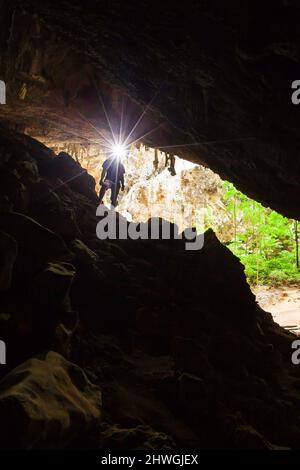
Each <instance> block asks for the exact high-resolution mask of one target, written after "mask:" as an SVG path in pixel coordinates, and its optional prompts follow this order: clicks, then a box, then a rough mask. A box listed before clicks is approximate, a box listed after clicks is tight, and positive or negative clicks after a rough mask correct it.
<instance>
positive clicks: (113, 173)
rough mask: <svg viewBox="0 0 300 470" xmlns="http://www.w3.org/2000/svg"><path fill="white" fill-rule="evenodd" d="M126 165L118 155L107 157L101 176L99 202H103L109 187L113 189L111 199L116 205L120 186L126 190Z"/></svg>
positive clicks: (113, 204)
mask: <svg viewBox="0 0 300 470" xmlns="http://www.w3.org/2000/svg"><path fill="white" fill-rule="evenodd" d="M124 175H125V167H124V165H123V163H122V162H121V159H120V158H119V157H117V156H114V155H113V156H111V157H109V158H107V159H106V160H105V161H104V163H103V165H102V173H101V178H100V186H101V188H100V192H99V204H102V203H103V202H102V201H103V198H104V195H105V193H106V191H107V190H108V189H110V190H111V195H110V200H111V204H112V206H114V207H116V206H117V203H118V195H119V191H120V188H122V191H124V188H125V185H124Z"/></svg>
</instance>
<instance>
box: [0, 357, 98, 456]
mask: <svg viewBox="0 0 300 470" xmlns="http://www.w3.org/2000/svg"><path fill="white" fill-rule="evenodd" d="M0 415H1V424H0V429H1V436H2V438H1V443H0V447H1V448H2V449H3V448H7V447H9V448H11V447H18V448H21V449H32V448H63V447H65V446H66V445H67V444H68V443H69V442H70V441H71V440H72V439H74V437H77V436H78V435H80V434H82V435H84V433H85V432H87V431H88V430H89V429H91V428H92V427H93V426H95V424H96V423H97V422H98V421H99V420H100V417H101V392H100V390H99V389H98V388H97V387H96V386H95V385H93V384H92V383H91V382H90V381H89V380H88V379H87V377H86V375H85V374H84V372H83V370H81V369H80V367H78V366H76V365H75V364H72V363H71V362H68V361H67V360H66V359H64V358H63V357H62V356H60V355H59V354H57V353H55V352H52V351H50V352H48V353H46V354H44V355H43V356H41V357H37V358H33V359H30V360H29V361H27V362H25V363H23V364H21V365H19V366H18V367H17V368H16V369H14V370H12V371H11V372H10V373H9V374H8V375H7V376H6V377H5V378H4V379H3V380H2V381H1V382H0Z"/></svg>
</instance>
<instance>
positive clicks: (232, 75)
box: [0, 0, 300, 218]
mask: <svg viewBox="0 0 300 470" xmlns="http://www.w3.org/2000/svg"><path fill="white" fill-rule="evenodd" d="M0 7H1V12H2V14H1V19H0V26H1V28H0V44H1V50H2V54H1V62H0V71H1V75H2V76H3V77H4V79H5V80H6V82H7V87H8V104H7V105H6V106H3V107H1V109H0V119H1V120H2V121H3V122H7V123H8V124H10V125H14V126H15V128H17V129H18V130H20V131H23V132H24V131H25V132H27V133H29V134H30V135H32V136H34V137H37V138H39V137H41V136H47V137H48V138H49V139H53V140H62V141H64V140H65V141H76V142H82V143H89V142H95V141H99V139H100V140H101V139H102V136H103V133H105V135H108V131H109V129H108V125H107V121H106V118H105V115H104V112H103V106H102V103H104V104H105V109H106V110H107V112H108V114H109V116H110V120H111V122H112V126H113V127H114V128H115V129H116V128H118V126H119V122H120V117H121V113H122V108H123V111H124V114H125V115H126V122H127V129H126V126H125V124H124V127H123V128H125V130H124V132H127V133H128V132H129V130H130V128H132V125H133V124H134V123H135V122H136V121H137V119H138V117H139V116H140V115H141V112H143V110H144V114H143V117H142V119H141V121H140V122H139V125H138V126H137V127H136V129H135V130H134V132H133V134H132V139H133V140H134V139H138V138H140V137H141V136H143V135H144V134H146V136H145V137H143V141H144V143H146V144H148V145H150V146H158V147H164V148H166V151H170V152H174V153H176V154H177V155H179V156H182V157H184V158H187V159H190V160H193V161H195V162H202V163H205V164H207V165H208V166H209V167H210V168H212V169H213V170H215V171H217V172H218V173H219V174H220V175H221V176H222V177H223V178H226V179H228V180H230V181H232V182H234V183H235V184H236V185H237V186H238V187H239V188H240V189H241V190H243V191H244V192H246V193H247V194H248V195H249V196H251V197H254V198H256V199H258V200H260V201H261V202H262V203H264V204H266V205H269V206H271V207H273V208H275V209H277V210H279V211H280V212H282V213H284V214H286V215H288V216H290V217H294V218H300V209H299V203H298V201H299V197H300V159H299V154H300V138H299V131H298V125H299V115H300V107H299V108H298V107H297V106H294V105H293V104H292V102H291V83H292V81H293V80H296V79H300V68H299V58H300V54H299V53H300V30H299V28H298V19H297V18H299V13H300V6H298V5H297V3H296V2H293V1H274V2H272V4H270V3H269V2H259V3H258V2H250V1H227V2H223V1H221V0H219V1H218V0H210V1H192V0H187V1H185V2H181V3H180V4H178V3H176V2H169V1H164V2H160V3H156V2H155V3H153V2H152V1H149V0H144V1H127V2H121V1H117V0H110V1H93V2H84V3H81V2H77V1H72V2H71V1H64V2H61V1H56V0H52V1H48V0H46V1H43V2H39V1H34V0H33V1H29V0H28V1H27V0H23V1H13V2H7V1H3V0H2V1H0ZM99 131H100V133H101V135H100V134H99ZM175 145H179V147H173V146H175ZM166 146H168V147H166Z"/></svg>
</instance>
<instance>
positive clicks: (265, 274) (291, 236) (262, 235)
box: [223, 182, 300, 285]
mask: <svg viewBox="0 0 300 470" xmlns="http://www.w3.org/2000/svg"><path fill="white" fill-rule="evenodd" d="M223 203H224V206H225V210H226V212H227V214H228V216H229V219H230V222H231V225H232V235H231V240H230V241H229V242H228V243H226V244H227V246H228V248H229V249H230V250H231V251H232V252H233V253H234V254H235V255H236V256H238V257H239V258H240V260H241V262H242V263H243V264H244V265H245V272H246V276H247V278H248V281H249V282H250V284H252V285H255V284H271V285H276V284H283V283H287V282H295V281H300V270H299V266H297V265H298V264H299V263H298V234H297V231H298V223H297V221H294V220H291V219H287V218H286V217H283V216H282V215H280V214H278V213H277V212H275V211H273V210H271V209H269V208H265V207H263V206H262V205H261V204H260V203H258V202H256V201H254V200H252V199H249V198H248V197H247V196H245V195H244V194H242V193H241V192H240V191H238V190H237V189H235V187H234V186H233V185H232V184H231V183H228V182H224V195H223Z"/></svg>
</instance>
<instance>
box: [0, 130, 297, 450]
mask: <svg viewBox="0 0 300 470" xmlns="http://www.w3.org/2000/svg"><path fill="white" fill-rule="evenodd" d="M0 181H1V184H0V210H1V215H0V256H1V264H0V289H1V296H0V307H1V308H0V338H1V340H3V341H5V344H6V347H7V364H6V365H5V366H4V365H1V366H0V374H1V382H0V423H1V424H0V430H1V435H2V436H5V438H4V439H1V441H0V446H1V447H2V448H26V449H28V448H30V449H31V448H52V449H54V448H75V447H76V448H84V449H87V448H89V449H91V448H93V449H98V448H101V447H105V448H106V447H107V448H108V447H109V448H118V449H170V448H188V447H190V448H192V447H194V448H201V449H204V448H213V449H215V448H234V449H241V448H243V449H245V448H259V449H261V448H263V449H273V448H297V447H299V433H300V402H299V385H300V369H299V368H297V367H296V366H292V364H291V360H290V356H291V342H292V340H293V339H294V336H293V335H292V334H290V333H287V332H286V331H285V330H283V329H281V328H280V327H279V326H278V325H277V324H275V323H274V322H273V320H272V318H271V315H270V314H268V313H266V312H264V311H262V310H261V309H260V308H259V306H258V305H257V303H256V301H255V297H254V295H253V294H252V293H251V291H250V288H249V286H248V285H247V282H246V279H245V275H244V272H243V266H242V265H241V264H240V262H239V261H238V259H237V258H235V257H234V256H233V255H232V254H231V253H230V251H229V250H228V249H227V248H226V247H225V246H223V245H222V244H221V243H220V242H219V241H218V239H217V238H216V236H215V235H214V233H213V232H212V231H208V232H206V234H205V243H204V247H203V249H201V250H199V251H186V250H185V249H184V241H183V240H136V241H131V240H103V241H101V240H98V239H97V237H96V224H97V218H96V216H95V212H96V211H95V209H96V195H95V192H94V184H95V182H94V180H93V178H92V177H91V176H89V175H88V174H87V173H86V172H85V171H84V170H83V169H82V168H81V167H80V166H79V165H78V164H77V163H76V162H75V161H73V160H72V159H71V157H68V156H65V157H64V158H60V157H56V155H55V154H54V153H53V152H52V151H50V150H49V149H47V148H46V147H44V146H43V145H41V144H40V143H38V142H37V141H34V140H32V139H30V138H29V137H26V136H24V135H20V134H15V133H12V132H11V131H9V130H7V129H6V128H4V127H1V128H0ZM16 430H17V431H16Z"/></svg>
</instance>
